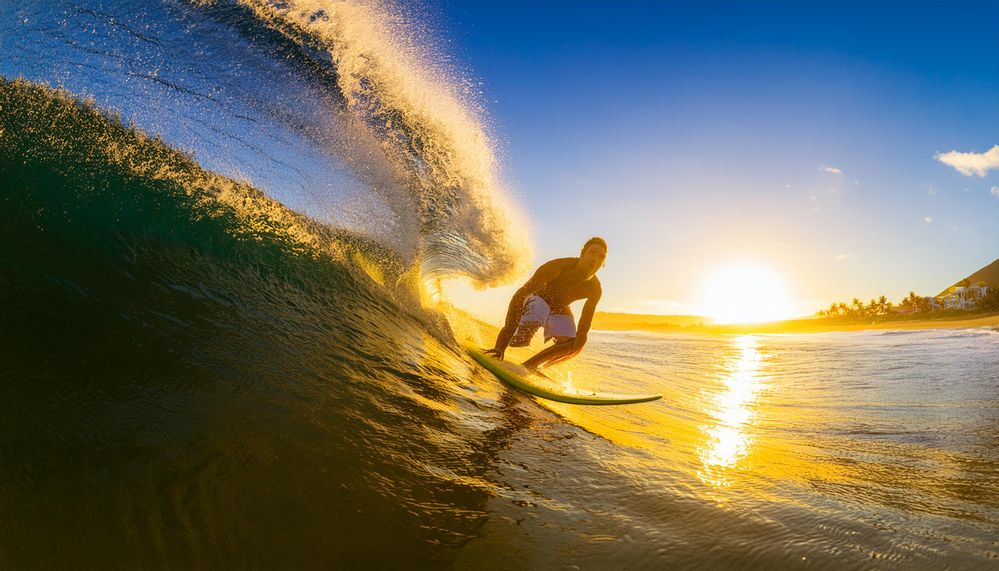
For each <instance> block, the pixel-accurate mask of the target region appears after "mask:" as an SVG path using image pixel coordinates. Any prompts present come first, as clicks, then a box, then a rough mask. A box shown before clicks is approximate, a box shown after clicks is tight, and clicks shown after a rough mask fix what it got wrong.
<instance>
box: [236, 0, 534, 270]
mask: <svg viewBox="0 0 999 571" xmlns="http://www.w3.org/2000/svg"><path fill="white" fill-rule="evenodd" d="M239 3H240V4H241V5H243V6H246V7H247V8H249V9H250V10H251V11H252V12H253V13H254V14H255V15H256V17H257V18H258V19H259V21H260V22H262V23H263V24H264V25H266V26H268V27H270V28H272V29H274V30H277V31H279V32H280V33H282V34H283V35H285V37H287V38H289V39H291V40H292V41H295V42H297V43H299V44H300V45H302V46H303V47H315V46H319V47H321V48H322V49H324V50H326V52H327V53H328V54H329V57H330V62H331V64H332V65H333V66H334V68H335V70H336V78H337V79H336V81H337V86H338V88H339V90H340V92H341V95H342V96H343V98H344V100H345V101H346V105H347V107H348V109H349V110H350V111H351V113H353V114H354V116H355V117H357V118H358V119H359V120H360V121H361V122H362V123H363V124H364V125H365V126H366V127H367V129H368V130H369V131H371V132H374V133H375V134H376V135H375V137H376V139H377V140H379V141H381V143H382V148H383V150H384V151H385V153H386V155H387V157H388V159H389V161H390V162H391V163H393V164H394V165H396V167H397V169H398V171H399V172H400V173H403V176H404V178H405V179H406V180H407V181H408V186H409V188H410V191H411V193H412V194H411V196H410V197H409V200H411V203H412V206H413V208H414V209H415V212H416V215H417V217H418V219H419V223H420V227H421V234H422V238H421V239H422V244H421V248H420V251H421V254H425V257H424V258H423V259H422V263H421V266H422V268H423V270H424V272H425V273H430V274H433V275H434V277H441V276H444V275H450V274H459V275H466V276H468V277H470V278H472V279H473V280H474V281H475V282H477V283H478V284H480V285H498V284H501V283H504V282H507V281H510V280H511V279H512V278H514V277H515V276H518V275H521V274H523V273H524V272H525V271H526V270H527V267H526V264H527V262H528V260H529V258H530V256H529V255H528V247H527V237H526V235H525V233H524V231H523V228H524V225H523V224H522V223H521V222H520V221H518V220H517V219H518V218H519V215H518V214H517V212H516V209H515V207H514V205H513V203H512V202H511V201H510V200H509V199H508V197H507V196H506V195H505V193H504V191H503V189H502V186H501V184H500V183H499V181H498V177H497V170H498V167H497V164H496V159H495V155H494V153H493V150H492V142H491V141H490V139H489V136H488V135H487V133H486V132H485V130H484V129H483V127H482V124H481V121H480V119H479V114H481V111H479V110H476V109H475V106H474V105H473V104H472V103H471V102H470V101H469V100H468V99H467V98H463V97H461V96H459V95H458V93H457V90H458V89H457V88H458V87H459V86H460V84H461V82H460V81H458V80H455V79H454V77H451V76H449V74H448V72H447V71H445V70H444V69H442V68H441V67H440V66H435V65H433V64H431V63H430V62H429V61H428V58H427V57H426V56H425V54H426V53H427V49H426V48H423V49H421V47H420V46H418V45H417V44H416V42H415V41H414V40H413V39H412V37H413V34H412V31H411V27H410V26H408V24H407V22H405V20H404V19H403V18H402V17H401V16H400V14H399V10H398V9H395V8H394V7H393V6H392V5H391V4H387V3H383V2H377V1H367V2H365V1H353V0H350V1H340V2H328V1H318V0H289V1H268V0H239ZM466 91H467V90H466Z"/></svg>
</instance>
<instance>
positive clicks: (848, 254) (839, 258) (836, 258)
mask: <svg viewBox="0 0 999 571" xmlns="http://www.w3.org/2000/svg"><path fill="white" fill-rule="evenodd" d="M852 257H853V252H847V253H845V254H840V255H838V256H836V257H835V258H833V259H834V260H836V261H837V262H842V261H843V260H845V259H847V258H852Z"/></svg>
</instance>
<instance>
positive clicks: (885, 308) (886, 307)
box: [878, 296, 891, 315]
mask: <svg viewBox="0 0 999 571" xmlns="http://www.w3.org/2000/svg"><path fill="white" fill-rule="evenodd" d="M890 310H891V303H889V302H888V298H887V297H886V296H881V297H879V298H878V313H879V314H880V315H888V312H889V311H890Z"/></svg>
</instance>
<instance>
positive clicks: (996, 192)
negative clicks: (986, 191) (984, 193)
mask: <svg viewBox="0 0 999 571" xmlns="http://www.w3.org/2000/svg"><path fill="white" fill-rule="evenodd" d="M992 196H994V197H996V198H999V186H993V187H992Z"/></svg>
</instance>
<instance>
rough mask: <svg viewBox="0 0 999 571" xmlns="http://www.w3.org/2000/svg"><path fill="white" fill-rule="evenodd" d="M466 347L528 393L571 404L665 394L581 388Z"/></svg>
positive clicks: (633, 400)
mask: <svg viewBox="0 0 999 571" xmlns="http://www.w3.org/2000/svg"><path fill="white" fill-rule="evenodd" d="M465 351H467V352H468V354H469V355H470V356H471V357H472V358H473V359H475V360H476V361H477V362H478V363H479V364H480V365H482V366H483V367H485V368H486V369H487V370H488V371H489V372H490V373H492V374H494V375H496V376H497V377H499V379H500V380H501V381H503V382H505V383H507V384H509V385H512V386H514V387H516V388H518V389H520V390H522V391H524V392H525V393H529V394H532V395H534V396H537V397H541V398H544V399H548V400H553V401H558V402H565V403H569V404H586V405H611V404H634V403H639V402H649V401H654V400H659V399H661V398H663V396H662V395H661V394H648V395H627V394H618V393H600V392H593V391H587V390H581V389H578V388H576V387H572V386H567V385H563V384H560V383H558V382H557V381H553V380H552V379H550V378H548V377H546V376H544V375H541V374H539V373H534V372H531V371H529V370H527V369H526V368H525V367H523V366H522V365H518V364H516V363H511V362H508V361H500V360H497V359H494V358H493V357H490V356H489V355H486V354H485V353H483V352H482V351H480V350H479V349H476V348H474V347H468V346H466V347H465Z"/></svg>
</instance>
